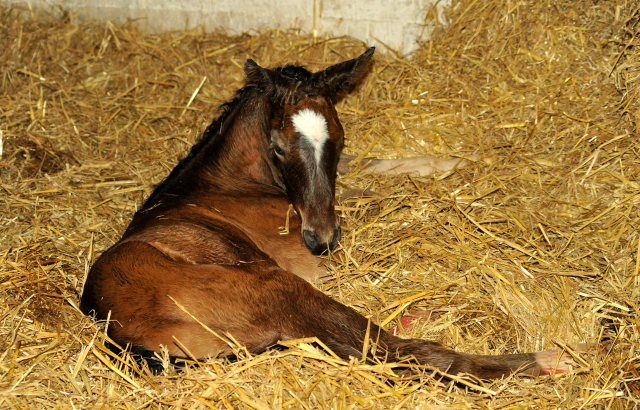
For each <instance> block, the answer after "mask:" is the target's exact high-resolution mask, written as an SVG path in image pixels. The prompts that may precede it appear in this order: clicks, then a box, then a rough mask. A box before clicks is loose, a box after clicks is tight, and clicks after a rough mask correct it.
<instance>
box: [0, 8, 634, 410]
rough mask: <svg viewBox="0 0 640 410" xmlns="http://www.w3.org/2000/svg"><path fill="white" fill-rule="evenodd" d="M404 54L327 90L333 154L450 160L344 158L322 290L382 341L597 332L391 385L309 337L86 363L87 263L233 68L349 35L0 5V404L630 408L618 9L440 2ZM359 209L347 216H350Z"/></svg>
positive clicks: (350, 47) (625, 28) (326, 45)
mask: <svg viewBox="0 0 640 410" xmlns="http://www.w3.org/2000/svg"><path fill="white" fill-rule="evenodd" d="M445 15H446V19H447V21H446V22H445V23H446V24H441V22H438V21H437V20H436V13H430V17H431V18H430V19H429V20H428V21H427V25H426V26H425V30H426V31H428V32H429V34H430V36H429V38H430V39H431V40H429V41H427V42H425V43H424V44H421V48H420V49H419V50H417V51H416V52H414V53H413V54H412V55H409V56H401V55H399V54H397V53H395V52H393V51H390V52H387V53H386V54H383V53H378V54H377V55H376V65H375V69H374V72H373V73H372V75H371V76H370V78H369V79H368V81H367V82H366V84H364V86H363V87H362V88H361V90H360V91H359V92H358V93H357V95H354V96H352V97H350V98H348V99H347V100H346V101H344V102H343V103H341V104H340V106H339V113H340V116H341V119H342V121H343V124H344V126H345V129H346V136H347V139H348V141H347V148H346V150H347V152H349V153H351V154H355V155H358V156H359V158H361V159H366V158H367V157H368V156H380V157H385V158H401V157H410V156H416V155H422V154H431V155H437V156H441V157H465V158H469V159H471V160H472V161H471V163H470V164H469V165H467V166H465V167H463V168H461V169H458V170H455V171H453V172H448V173H445V174H437V175H434V176H431V177H417V176H408V175H400V176H380V177H373V176H368V175H364V174H362V173H354V174H352V175H346V176H344V177H340V178H339V182H338V190H339V191H342V190H346V189H351V188H367V189H371V190H374V191H376V192H378V193H380V194H381V195H382V198H365V199H361V200H356V201H350V202H345V203H342V204H341V207H340V210H339V212H340V213H341V215H342V219H343V225H344V226H345V235H344V239H343V241H342V244H341V248H340V249H339V250H338V251H337V252H335V253H334V254H333V255H331V260H327V265H328V271H329V274H330V276H329V278H328V280H327V281H326V282H325V283H324V284H322V285H320V287H321V288H322V289H323V290H324V291H325V292H327V293H328V294H330V295H331V296H332V297H334V298H336V299H337V300H340V301H341V302H343V303H345V304H348V305H350V306H353V307H354V308H355V309H357V310H359V311H360V312H362V313H363V314H365V315H367V316H370V317H371V318H372V320H375V321H377V322H378V323H382V324H383V325H384V326H385V328H387V329H388V328H390V327H392V326H394V325H395V324H396V323H397V320H398V319H399V317H401V316H402V315H406V314H409V313H410V312H412V311H415V310H420V309H426V310H431V311H432V316H431V317H430V318H422V319H420V320H418V321H416V322H415V323H416V325H415V326H414V327H413V328H412V329H411V330H410V331H405V332H403V333H401V335H402V336H403V337H420V338H430V339H435V340H438V341H440V342H441V343H443V344H445V345H447V346H449V347H452V348H455V349H458V350H463V351H467V352H472V353H512V352H527V351H538V350H543V349H552V348H557V347H558V346H560V347H564V346H566V345H572V344H577V343H583V342H591V343H594V342H597V341H599V340H608V341H609V342H608V343H605V344H603V347H602V348H601V349H600V350H596V351H595V353H594V354H593V355H591V356H590V357H587V358H585V360H584V362H583V363H582V366H580V367H579V368H577V369H575V370H573V371H572V372H570V373H568V374H564V375H559V376H548V377H542V378H539V379H527V378H521V377H509V378H506V379H504V380H499V381H494V382H486V381H480V380H473V379H468V378H457V381H458V382H457V383H451V382H448V381H443V380H442V379H441V378H439V377H438V375H437V374H436V375H428V374H425V376H424V377H423V378H422V379H421V380H419V381H415V382H405V381H402V380H399V379H398V378H397V377H396V376H395V375H394V374H393V373H392V368H391V367H390V366H384V365H382V364H381V365H366V364H362V363H359V362H357V361H353V360H352V361H351V362H345V361H342V360H338V359H336V358H335V357H333V356H332V355H331V352H328V351H326V350H323V349H322V348H321V347H320V346H318V345H317V344H313V343H312V341H295V342H291V343H289V346H290V347H291V348H290V349H286V350H273V351H270V352H267V353H265V354H262V355H259V356H253V355H250V354H249V353H247V352H244V351H242V349H240V348H238V360H237V361H235V362H229V361H226V360H224V359H220V358H212V359H210V360H208V361H206V363H204V364H200V365H194V366H189V367H186V368H185V369H184V370H179V369H175V368H174V367H170V368H169V369H168V370H167V371H166V372H165V373H164V374H162V375H160V376H151V375H149V374H148V373H146V372H144V371H140V369H137V368H136V366H135V364H134V363H132V361H131V360H129V358H127V357H125V358H124V359H120V360H118V359H113V360H112V359H109V352H108V351H106V349H105V348H104V347H103V345H104V341H105V335H104V324H100V323H94V322H93V321H92V320H91V319H88V318H85V317H83V315H82V314H81V313H79V312H78V310H77V308H76V306H77V305H78V300H79V294H80V292H81V289H82V284H83V281H84V277H85V275H86V272H87V271H88V269H89V266H90V265H91V263H92V262H93V261H94V260H95V258H96V256H98V255H99V254H100V253H101V252H102V251H104V250H105V249H106V248H108V247H109V246H111V245H112V244H113V243H114V242H115V241H117V239H118V238H119V236H120V235H121V233H122V232H123V230H124V228H125V227H126V225H127V223H128V221H129V220H130V218H131V217H132V214H133V212H135V210H136V209H137V207H139V206H140V205H141V204H142V202H143V201H144V198H145V197H146V196H148V195H149V193H150V192H151V190H152V189H153V186H154V184H157V183H158V182H160V181H161V180H162V179H163V178H164V177H165V176H166V175H167V174H168V173H169V171H170V169H171V168H172V167H173V166H174V165H175V164H176V163H177V161H178V160H179V159H180V158H181V157H182V156H183V155H185V153H186V152H187V150H188V148H189V146H190V145H191V144H192V143H193V142H194V141H196V140H197V138H198V137H199V136H200V135H201V133H202V131H203V130H204V128H205V127H206V126H207V125H208V123H209V122H210V121H211V120H212V119H213V118H214V117H215V116H216V115H217V106H218V105H219V104H221V103H222V102H224V101H226V100H228V99H229V97H230V96H231V95H232V93H233V92H234V91H235V90H236V89H237V88H239V87H241V86H242V84H243V73H242V69H241V67H242V64H243V63H244V61H245V60H246V58H253V59H255V60H256V61H257V62H259V63H260V64H261V65H264V66H277V65H281V64H285V63H291V62H295V63H300V64H303V65H305V66H307V67H308V68H310V69H321V68H324V67H326V66H328V65H329V64H332V63H335V62H338V61H342V60H344V59H347V58H351V57H354V56H356V55H358V54H359V53H360V52H362V51H363V50H364V45H363V44H361V43H359V42H357V41H354V40H351V39H347V38H326V39H325V38H322V39H314V38H312V37H309V36H306V35H304V34H302V33H299V32H297V31H295V30H279V29H274V30H270V31H266V32H263V33H252V34H243V35H241V36H235V37H234V36H228V35H225V34H224V33H219V32H216V33H203V31H202V30H200V29H197V28H196V29H194V30H192V31H189V32H164V33H159V34H153V35H151V34H143V33H140V32H138V31H137V30H136V28H135V24H125V25H124V26H117V25H113V24H110V23H107V24H97V23H93V22H83V23H77V22H74V20H73V15H72V14H68V15H66V16H63V17H61V18H58V17H51V16H47V15H44V16H42V15H40V16H36V14H35V13H34V12H33V11H32V10H30V9H29V8H28V7H26V6H25V7H18V6H12V7H7V6H2V5H0V147H1V149H2V150H1V151H0V152H1V154H0V155H1V157H0V207H1V209H2V211H1V212H0V225H1V228H0V300H1V303H0V374H1V377H0V407H2V408H10V409H23V408H27V407H33V408H44V409H53V408H56V409H78V408H112V407H113V408H122V409H134V408H135V409H140V408H153V409H156V408H169V407H172V408H188V409H204V408H217V409H224V408H226V409H232V408H252V409H267V408H304V409H312V408H314V409H315V408H324V409H330V408H333V409H352V408H367V409H369V408H395V409H400V408H491V409H498V408H500V409H511V408H578V409H592V408H607V409H625V408H634V407H638V405H639V403H640V400H639V398H638V397H639V395H640V353H639V350H640V349H639V346H640V322H639V321H638V317H640V303H639V302H640V276H639V270H640V258H639V255H640V240H639V234H638V227H639V226H640V214H639V212H638V209H639V207H640V157H639V151H638V150H639V146H638V137H639V127H640V122H639V117H640V104H639V96H640V58H639V57H638V56H639V55H640V54H639V53H638V47H640V40H639V37H638V34H639V33H638V30H639V28H640V25H639V23H638V21H639V16H640V14H639V11H638V5H637V3H634V2H630V1H625V0H619V1H617V2H598V1H595V0H592V1H589V0H583V1H571V2H562V1H559V2H536V1H523V0H454V1H453V5H452V7H451V8H450V9H448V10H446V13H445ZM372 209H373V210H380V211H381V212H370V211H371V210H372Z"/></svg>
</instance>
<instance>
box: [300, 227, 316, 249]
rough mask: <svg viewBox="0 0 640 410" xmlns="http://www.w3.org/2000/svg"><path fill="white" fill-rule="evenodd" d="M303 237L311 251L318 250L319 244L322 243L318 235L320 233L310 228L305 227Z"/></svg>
mask: <svg viewBox="0 0 640 410" xmlns="http://www.w3.org/2000/svg"><path fill="white" fill-rule="evenodd" d="M302 239H303V240H304V244H305V245H307V248H309V250H310V251H311V252H313V251H314V250H316V249H317V248H318V245H320V238H319V237H318V234H316V233H315V232H314V231H311V230H309V229H305V230H304V231H303V232H302Z"/></svg>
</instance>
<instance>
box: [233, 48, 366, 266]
mask: <svg viewBox="0 0 640 410" xmlns="http://www.w3.org/2000/svg"><path fill="white" fill-rule="evenodd" d="M373 51H374V48H373V47H372V48H370V49H369V50H367V51H366V52H365V53H364V54H362V55H361V56H360V57H358V58H356V59H353V60H349V61H345V62H342V63H339V64H336V65H334V66H331V67H329V68H327V69H325V70H324V71H320V72H317V73H311V72H309V71H307V70H306V69H304V68H302V67H297V66H287V67H284V68H278V69H276V70H268V69H264V68H262V67H260V66H258V65H257V64H256V63H255V62H253V61H252V60H248V61H247V63H246V64H245V72H246V74H247V77H248V81H249V85H253V86H256V87H259V88H261V89H263V90H264V91H265V92H266V93H267V95H269V100H270V102H271V117H270V124H269V130H268V138H269V140H268V153H267V155H268V157H269V160H270V161H271V163H272V164H273V167H272V168H273V169H274V171H275V172H274V174H275V175H274V176H275V183H276V184H277V185H279V186H280V187H281V188H284V189H285V190H286V191H287V195H288V196H289V200H290V201H291V203H292V204H293V206H294V207H295V209H296V211H297V212H298V214H299V215H300V217H301V219H302V237H303V239H304V243H305V245H306V246H307V248H309V250H310V251H311V252H312V253H313V254H315V255H319V254H321V253H322V252H324V251H326V250H327V249H330V250H331V249H334V248H335V247H336V246H337V245H338V242H339V241H340V226H339V224H338V221H337V218H336V214H335V182H336V172H337V167H338V160H339V158H340V152H341V151H342V146H343V139H344V130H343V129H342V125H341V124H340V120H339V119H338V113H337V112H336V109H335V107H334V106H335V104H336V103H337V102H338V101H340V99H341V98H342V97H344V96H345V95H347V94H349V93H351V92H353V91H354V90H355V89H356V88H357V87H358V85H359V84H360V83H361V82H362V80H363V79H364V78H365V77H366V76H367V74H368V72H369V69H370V66H371V63H372V58H371V57H372V56H373Z"/></svg>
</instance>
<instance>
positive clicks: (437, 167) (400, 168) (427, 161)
mask: <svg viewBox="0 0 640 410" xmlns="http://www.w3.org/2000/svg"><path fill="white" fill-rule="evenodd" d="M354 159H356V157H355V156H354V155H348V154H345V153H342V154H341V155H340V161H339V162H338V172H339V173H341V174H346V173H348V172H350V171H353V170H354V169H355V167H351V166H350V165H349V163H350V162H351V161H353V160H354ZM467 163H468V160H464V159H459V158H454V159H441V158H436V157H432V156H429V155H425V156H422V157H413V158H403V159H377V158H374V159H364V160H362V165H363V166H362V168H361V170H362V172H368V173H372V174H384V173H389V174H402V173H416V174H419V175H420V176H423V177H424V176H428V175H431V174H434V173H436V172H446V171H450V170H452V169H454V168H456V167H461V166H464V165H466V164H467Z"/></svg>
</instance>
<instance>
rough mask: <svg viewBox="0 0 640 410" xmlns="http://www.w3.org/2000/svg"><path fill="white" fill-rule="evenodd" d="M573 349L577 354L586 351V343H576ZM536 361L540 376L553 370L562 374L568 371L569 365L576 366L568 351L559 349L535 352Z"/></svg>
mask: <svg viewBox="0 0 640 410" xmlns="http://www.w3.org/2000/svg"><path fill="white" fill-rule="evenodd" d="M573 350H574V351H575V352H576V353H578V354H582V353H586V352H587V350H588V345H586V344H582V345H578V346H576V347H575V348H574V349H573ZM536 361H537V362H538V366H540V369H539V371H540V373H539V374H540V375H541V376H542V375H546V374H552V373H554V371H555V374H562V373H566V372H568V371H569V369H570V368H571V367H578V365H577V363H576V362H575V360H574V359H573V358H572V357H571V355H570V354H569V353H568V352H563V351H560V350H549V351H546V352H538V353H536Z"/></svg>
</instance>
